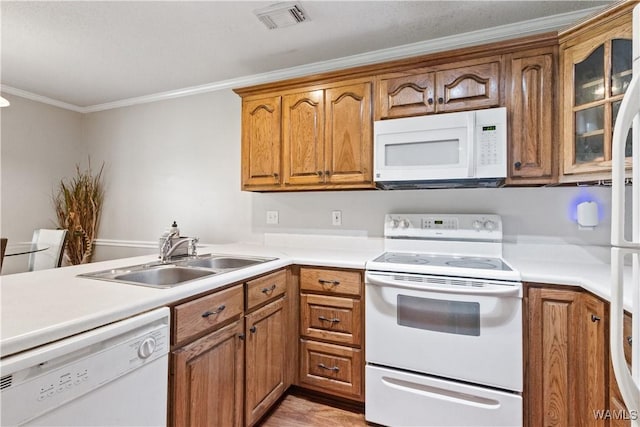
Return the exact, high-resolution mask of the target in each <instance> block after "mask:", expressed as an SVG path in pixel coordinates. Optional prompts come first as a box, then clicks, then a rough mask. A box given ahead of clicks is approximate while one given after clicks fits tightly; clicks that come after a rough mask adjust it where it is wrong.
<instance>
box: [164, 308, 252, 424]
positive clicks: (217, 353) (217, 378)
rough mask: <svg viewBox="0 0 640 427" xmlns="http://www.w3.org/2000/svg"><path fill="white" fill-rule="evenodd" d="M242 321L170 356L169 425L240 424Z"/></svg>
mask: <svg viewBox="0 0 640 427" xmlns="http://www.w3.org/2000/svg"><path fill="white" fill-rule="evenodd" d="M243 324H244V322H243V321H242V319H239V320H236V321H235V322H233V323H231V324H230V325H228V326H225V327H224V328H222V329H219V330H217V331H215V332H212V333H210V334H209V335H205V336H204V337H202V338H200V339H198V340H196V341H194V342H192V343H191V344H188V345H186V346H184V347H181V348H179V349H178V350H175V351H173V352H172V370H173V390H172V391H173V393H172V396H173V399H172V400H173V408H172V410H173V417H172V418H173V425H175V426H194V427H195V426H203V427H204V426H220V427H227V426H234V427H240V426H242V424H243V411H242V395H243V389H244V344H243V341H242V339H241V337H242V334H243V332H244V327H243Z"/></svg>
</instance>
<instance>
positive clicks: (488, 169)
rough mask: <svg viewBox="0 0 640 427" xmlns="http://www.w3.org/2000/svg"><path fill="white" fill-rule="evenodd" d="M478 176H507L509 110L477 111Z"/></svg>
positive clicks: (476, 153)
mask: <svg viewBox="0 0 640 427" xmlns="http://www.w3.org/2000/svg"><path fill="white" fill-rule="evenodd" d="M475 128H476V129H475V134H476V135H475V140H476V144H475V150H476V152H475V157H476V171H475V172H476V176H477V177H478V178H485V177H487V178H488V177H492V178H504V177H506V176H507V110H506V108H504V107H502V108H491V109H487V110H478V111H476V123H475Z"/></svg>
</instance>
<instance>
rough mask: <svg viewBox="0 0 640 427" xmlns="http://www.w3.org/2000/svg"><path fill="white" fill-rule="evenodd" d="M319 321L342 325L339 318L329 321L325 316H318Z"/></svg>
mask: <svg viewBox="0 0 640 427" xmlns="http://www.w3.org/2000/svg"><path fill="white" fill-rule="evenodd" d="M318 320H320V321H321V322H331V323H340V319H338V318H337V317H334V318H333V319H328V318H326V317H324V316H318Z"/></svg>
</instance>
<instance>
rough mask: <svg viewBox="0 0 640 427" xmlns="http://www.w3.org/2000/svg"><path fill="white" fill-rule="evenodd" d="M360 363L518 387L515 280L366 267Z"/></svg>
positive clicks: (519, 358)
mask: <svg viewBox="0 0 640 427" xmlns="http://www.w3.org/2000/svg"><path fill="white" fill-rule="evenodd" d="M365 283H366V290H365V297H366V309H365V319H366V337H367V338H366V352H365V353H366V358H367V363H369V364H375V365H382V366H389V367H394V368H399V369H404V370H408V371H414V372H419V373H425V374H431V375H436V376H440V377H445V378H451V379H457V380H462V381H466V382H471V383H476V384H483V385H487V386H492V387H497V388H501V389H506V390H510V391H517V392H521V391H522V286H521V284H520V283H514V282H501V281H496V280H478V279H464V278H459V279H458V278H450V277H439V276H426V275H419V274H398V273H383V272H367V273H366V282H365Z"/></svg>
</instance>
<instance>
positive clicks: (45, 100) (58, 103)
mask: <svg viewBox="0 0 640 427" xmlns="http://www.w3.org/2000/svg"><path fill="white" fill-rule="evenodd" d="M0 91H2V93H9V94H11V95H15V96H19V97H20V98H26V99H30V100H32V101H37V102H41V103H43V104H48V105H53V106H54V107H59V108H64V109H65V110H71V111H75V112H76V113H86V111H85V110H86V108H85V107H80V106H78V105H73V104H69V103H67V102H63V101H58V100H57V99H53V98H49V97H46V96H43V95H38V94H37V93H33V92H27V91H26V90H22V89H18V88H15V87H11V86H7V85H5V84H3V85H0Z"/></svg>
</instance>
